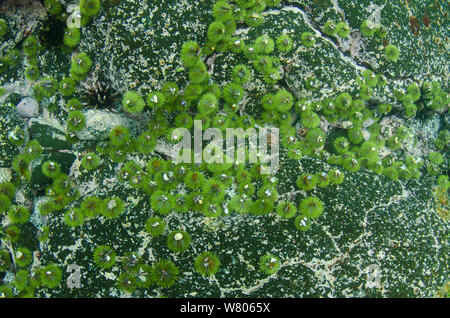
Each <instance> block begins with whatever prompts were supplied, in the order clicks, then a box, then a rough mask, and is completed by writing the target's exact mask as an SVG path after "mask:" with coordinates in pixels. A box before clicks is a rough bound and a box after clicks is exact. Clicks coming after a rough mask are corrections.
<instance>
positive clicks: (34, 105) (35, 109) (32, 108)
mask: <svg viewBox="0 0 450 318" xmlns="http://www.w3.org/2000/svg"><path fill="white" fill-rule="evenodd" d="M16 109H17V112H18V113H19V115H20V116H22V117H27V118H30V117H38V116H39V104H38V102H37V101H36V100H35V99H34V98H31V97H25V98H24V99H22V100H21V101H20V103H19V104H18V105H17V108H16Z"/></svg>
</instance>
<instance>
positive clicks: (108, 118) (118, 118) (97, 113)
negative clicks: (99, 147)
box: [76, 109, 132, 140]
mask: <svg viewBox="0 0 450 318" xmlns="http://www.w3.org/2000/svg"><path fill="white" fill-rule="evenodd" d="M83 114H84V116H85V118H86V127H85V128H84V129H83V130H81V131H79V132H77V133H76V135H77V137H78V138H80V139H81V140H103V139H106V138H108V136H109V132H110V131H111V129H112V128H114V127H116V126H125V127H131V126H132V123H131V121H130V120H129V119H127V118H126V117H124V116H123V115H121V114H116V113H112V112H109V111H105V110H99V109H89V110H88V111H86V112H84V113H83Z"/></svg>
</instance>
